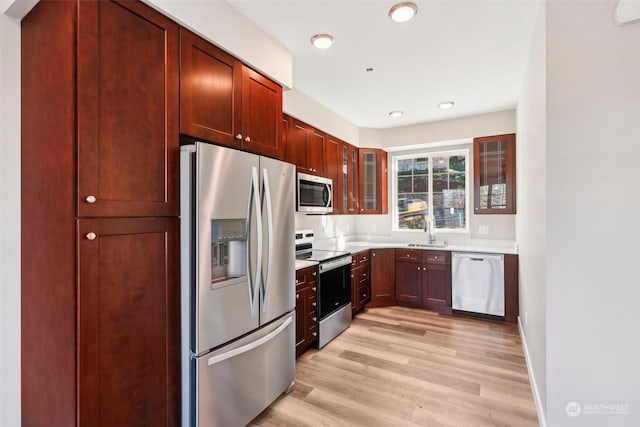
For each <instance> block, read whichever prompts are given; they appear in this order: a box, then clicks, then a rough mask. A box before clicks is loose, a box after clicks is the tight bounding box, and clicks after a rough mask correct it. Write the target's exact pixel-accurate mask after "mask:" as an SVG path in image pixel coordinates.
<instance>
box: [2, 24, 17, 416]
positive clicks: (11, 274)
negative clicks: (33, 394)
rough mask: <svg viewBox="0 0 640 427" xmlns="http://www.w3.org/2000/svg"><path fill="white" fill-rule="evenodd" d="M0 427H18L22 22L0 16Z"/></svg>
mask: <svg viewBox="0 0 640 427" xmlns="http://www.w3.org/2000/svg"><path fill="white" fill-rule="evenodd" d="M0 99H1V100H2V103H1V104H0V424H1V425H2V426H7V427H13V426H19V425H20V22H18V21H17V20H15V19H13V18H10V17H9V16H7V15H4V14H0Z"/></svg>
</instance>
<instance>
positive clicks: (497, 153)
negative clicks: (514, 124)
mask: <svg viewBox="0 0 640 427" xmlns="http://www.w3.org/2000/svg"><path fill="white" fill-rule="evenodd" d="M473 205H474V212H475V213H476V214H515V213H516V136H515V134H508V135H496V136H485V137H482V138H474V140H473Z"/></svg>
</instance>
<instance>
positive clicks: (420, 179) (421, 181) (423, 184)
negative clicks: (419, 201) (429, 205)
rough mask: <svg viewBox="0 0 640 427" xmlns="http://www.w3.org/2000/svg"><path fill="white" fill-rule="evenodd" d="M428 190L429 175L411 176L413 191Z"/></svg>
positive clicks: (421, 191)
mask: <svg viewBox="0 0 640 427" xmlns="http://www.w3.org/2000/svg"><path fill="white" fill-rule="evenodd" d="M428 191H429V175H423V176H416V177H414V178H413V192H414V193H426V192H428Z"/></svg>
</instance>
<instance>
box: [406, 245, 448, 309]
mask: <svg viewBox="0 0 640 427" xmlns="http://www.w3.org/2000/svg"><path fill="white" fill-rule="evenodd" d="M395 262H396V298H397V300H398V303H400V304H402V305H408V306H411V307H420V308H425V309H427V310H435V311H439V312H441V313H451V253H450V252H448V251H424V250H418V249H398V250H397V251H396V261H395Z"/></svg>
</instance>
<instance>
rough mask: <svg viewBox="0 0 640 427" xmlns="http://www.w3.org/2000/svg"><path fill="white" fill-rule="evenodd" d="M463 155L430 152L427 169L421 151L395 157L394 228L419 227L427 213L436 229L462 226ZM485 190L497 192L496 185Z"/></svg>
mask: <svg viewBox="0 0 640 427" xmlns="http://www.w3.org/2000/svg"><path fill="white" fill-rule="evenodd" d="M466 157H467V156H466V155H460V154H455V155H452V156H448V155H442V154H441V155H437V156H434V157H433V158H431V165H432V169H431V170H429V160H430V159H429V157H428V156H425V155H419V156H416V157H414V158H411V159H402V160H397V162H396V165H397V168H396V170H397V176H396V180H397V184H398V186H397V189H398V194H397V203H398V224H396V225H397V228H398V229H419V230H422V229H424V225H425V218H427V219H428V218H429V217H431V218H432V219H433V221H434V226H435V228H436V229H441V230H442V229H464V228H466V225H467V206H466V184H467V177H466V161H467V158H466ZM430 185H431V188H432V189H433V193H432V194H431V195H430V194H429V187H430ZM489 191H490V192H493V191H495V192H496V193H498V192H499V189H498V188H490V189H489ZM430 199H431V202H432V203H433V205H432V206H431V207H430V206H429V201H430ZM485 203H486V202H485ZM429 208H431V209H429Z"/></svg>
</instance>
